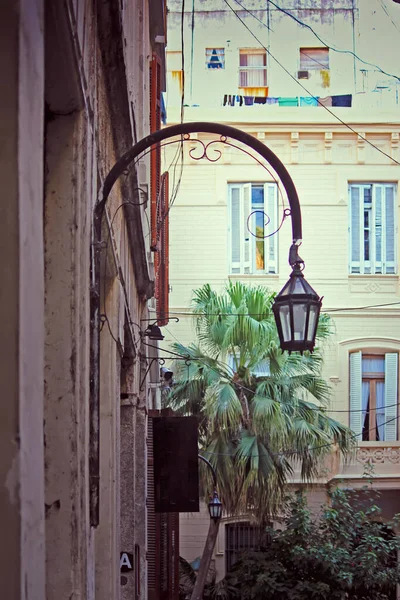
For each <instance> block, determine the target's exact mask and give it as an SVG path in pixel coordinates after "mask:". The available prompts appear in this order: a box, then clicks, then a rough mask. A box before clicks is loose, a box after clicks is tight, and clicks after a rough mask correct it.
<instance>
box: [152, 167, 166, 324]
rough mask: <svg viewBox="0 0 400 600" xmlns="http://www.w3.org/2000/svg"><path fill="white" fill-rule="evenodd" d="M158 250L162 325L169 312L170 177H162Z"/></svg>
mask: <svg viewBox="0 0 400 600" xmlns="http://www.w3.org/2000/svg"><path fill="white" fill-rule="evenodd" d="M157 239H158V244H157V247H158V252H156V255H155V261H154V264H155V277H156V310H157V323H158V325H159V326H160V327H163V326H165V325H168V321H169V318H168V313H169V177H168V172H166V173H163V175H162V177H161V190H160V200H159V204H158V211H157Z"/></svg>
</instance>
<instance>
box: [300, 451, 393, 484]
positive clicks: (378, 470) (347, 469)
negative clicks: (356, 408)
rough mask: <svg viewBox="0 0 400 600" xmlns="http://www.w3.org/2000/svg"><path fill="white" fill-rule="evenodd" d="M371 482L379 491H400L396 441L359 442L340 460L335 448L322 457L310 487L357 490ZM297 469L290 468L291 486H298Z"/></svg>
mask: <svg viewBox="0 0 400 600" xmlns="http://www.w3.org/2000/svg"><path fill="white" fill-rule="evenodd" d="M371 479H373V480H374V487H376V488H379V489H382V490H383V489H398V488H400V442H360V443H359V445H358V447H357V449H356V450H354V452H353V453H352V454H351V455H350V456H348V457H346V458H343V457H341V456H340V454H339V451H338V450H337V449H333V451H332V452H331V453H330V454H329V455H328V456H327V457H326V458H325V461H324V463H323V464H322V466H321V468H320V471H319V476H318V477H317V478H315V479H314V480H313V481H312V484H313V485H317V486H325V485H327V484H335V483H336V484H338V485H341V484H342V485H345V486H346V487H347V486H349V487H353V488H361V487H364V486H365V485H366V484H367V483H368V482H369V481H370V480H371ZM302 482H303V481H302V479H301V475H300V466H299V465H298V464H295V465H294V474H293V477H292V478H291V479H290V480H289V483H290V484H292V485H298V484H300V483H302Z"/></svg>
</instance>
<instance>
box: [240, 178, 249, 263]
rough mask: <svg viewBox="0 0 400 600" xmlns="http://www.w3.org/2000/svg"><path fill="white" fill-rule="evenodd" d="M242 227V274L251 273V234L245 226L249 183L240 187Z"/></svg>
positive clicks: (247, 215)
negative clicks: (241, 195)
mask: <svg viewBox="0 0 400 600" xmlns="http://www.w3.org/2000/svg"><path fill="white" fill-rule="evenodd" d="M242 194H243V201H242V208H243V211H242V218H241V221H242V224H243V225H242V227H243V234H242V237H241V240H242V244H243V253H242V271H241V272H242V273H245V274H247V273H251V264H252V240H251V239H250V238H251V233H250V231H249V228H248V226H247V219H248V218H249V215H250V213H251V183H245V184H243V186H242Z"/></svg>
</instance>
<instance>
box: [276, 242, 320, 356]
mask: <svg viewBox="0 0 400 600" xmlns="http://www.w3.org/2000/svg"><path fill="white" fill-rule="evenodd" d="M297 249H298V246H297V245H296V244H293V245H292V246H291V248H290V253H289V264H290V265H291V267H292V269H293V270H292V273H291V275H290V278H289V281H288V282H287V283H286V284H285V285H284V286H283V288H282V289H281V291H280V292H279V294H278V295H277V296H276V297H275V300H274V304H273V306H272V310H273V313H274V317H275V321H276V326H277V329H278V335H279V340H280V345H281V348H282V350H288V351H289V354H290V352H296V351H297V352H301V354H303V352H304V351H305V350H309V351H310V352H312V351H313V350H314V346H315V336H316V334H317V326H318V318H319V313H320V310H321V304H322V298H320V297H319V296H318V294H317V293H316V292H315V291H314V290H313V288H312V287H311V285H310V284H309V283H308V282H307V281H306V280H305V278H304V275H303V269H304V261H303V260H302V259H301V258H300V257H299V255H298V251H297Z"/></svg>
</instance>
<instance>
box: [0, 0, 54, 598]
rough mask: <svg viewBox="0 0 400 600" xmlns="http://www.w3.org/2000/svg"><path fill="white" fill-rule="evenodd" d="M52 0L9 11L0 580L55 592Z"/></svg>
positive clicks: (5, 28)
mask: <svg viewBox="0 0 400 600" xmlns="http://www.w3.org/2000/svg"><path fill="white" fill-rule="evenodd" d="M43 29H44V23H43V2H42V0H19V1H15V0H3V2H2V3H1V8H0V67H1V73H2V81H3V85H2V92H1V99H0V103H1V110H0V130H1V140H2V142H1V162H0V180H1V194H2V198H1V201H0V280H1V288H0V314H1V318H2V324H1V336H0V381H1V384H2V393H1V402H0V525H1V532H2V541H3V543H2V544H0V582H1V596H2V597H3V598H7V600H20V599H28V598H45V597H46V593H45V572H44V552H45V549H44V493H43V489H44V472H43V330H44V326H43V228H42V226H43V105H44V40H43Z"/></svg>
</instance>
